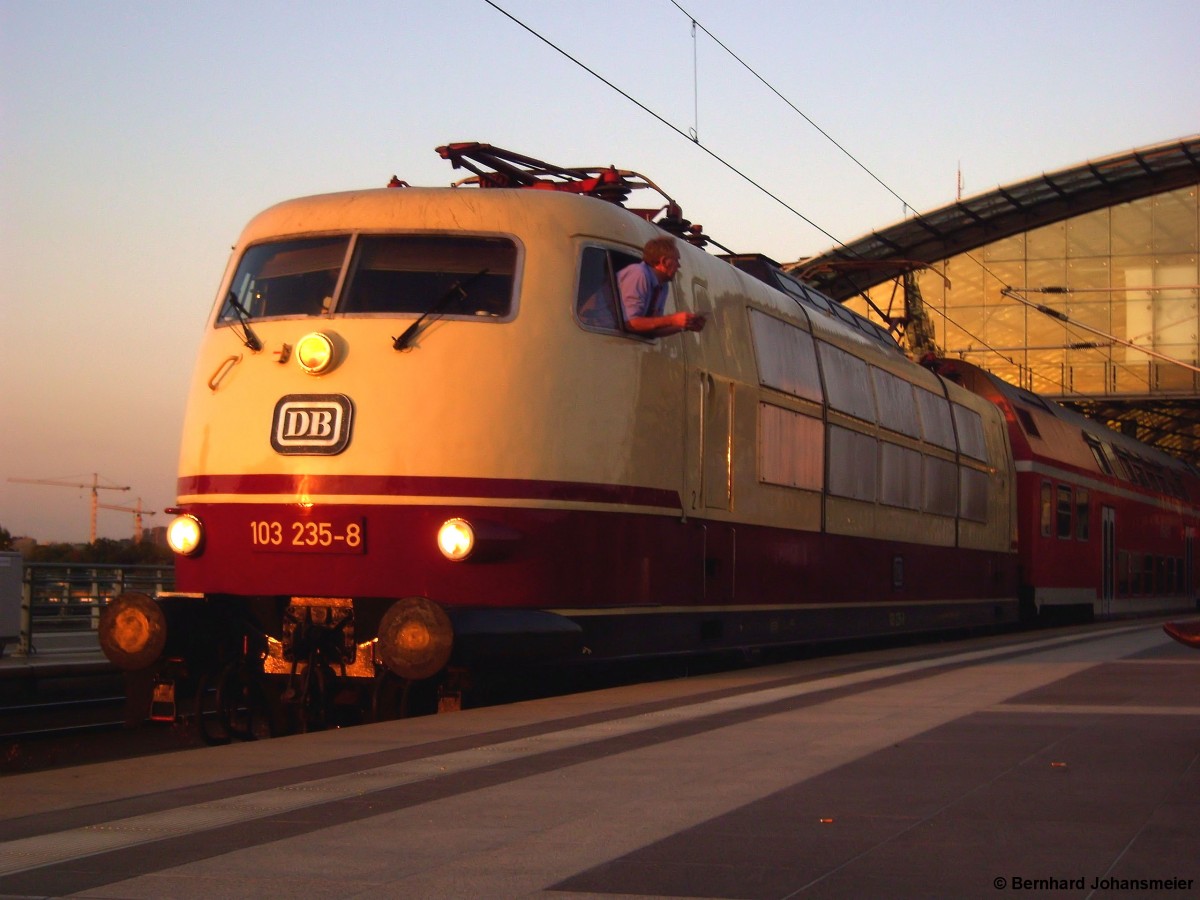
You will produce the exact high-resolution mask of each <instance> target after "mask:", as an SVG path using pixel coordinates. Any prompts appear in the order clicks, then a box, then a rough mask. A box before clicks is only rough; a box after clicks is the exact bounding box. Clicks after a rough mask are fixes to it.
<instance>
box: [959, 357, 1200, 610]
mask: <svg viewBox="0 0 1200 900" xmlns="http://www.w3.org/2000/svg"><path fill="white" fill-rule="evenodd" d="M937 368H938V371H940V372H941V373H942V374H943V375H945V376H946V377H948V378H951V379H953V380H955V381H958V382H959V383H961V384H963V385H964V386H966V387H967V388H969V389H970V390H972V391H974V392H976V393H978V394H980V395H981V396H983V397H985V398H987V399H988V400H990V401H991V402H992V403H994V404H995V405H996V406H997V408H999V409H1000V410H1001V411H1002V412H1003V413H1004V415H1005V420H1006V422H1007V425H1008V430H1009V435H1010V439H1011V442H1012V446H1013V455H1014V458H1015V463H1016V470H1017V497H1018V506H1019V517H1020V520H1019V532H1020V535H1021V540H1020V547H1019V555H1020V563H1021V588H1020V590H1021V596H1022V601H1023V603H1024V604H1025V605H1026V607H1027V608H1028V610H1029V612H1030V613H1033V612H1038V613H1045V612H1046V611H1047V610H1054V611H1070V610H1077V611H1083V612H1085V613H1086V614H1088V615H1096V616H1105V617H1107V616H1118V615H1139V614H1149V613H1156V612H1166V611H1172V610H1194V609H1196V584H1195V536H1196V533H1197V525H1198V524H1200V523H1198V510H1197V503H1198V501H1200V474H1198V473H1197V472H1196V471H1195V470H1194V469H1193V468H1192V467H1190V466H1188V465H1187V464H1186V463H1184V462H1182V461H1181V460H1178V459H1175V458H1174V457H1171V456H1169V455H1167V454H1165V453H1163V452H1161V451H1159V450H1156V449H1154V448H1152V447H1148V446H1146V445H1144V444H1141V443H1140V442H1138V441H1136V440H1134V439H1133V438H1131V437H1129V436H1127V435H1124V434H1121V433H1119V432H1115V431H1113V430H1111V429H1109V428H1106V427H1105V426H1104V425H1102V424H1100V423H1098V422H1095V421H1093V420H1091V419H1088V418H1085V417H1084V416H1081V415H1079V414H1077V413H1075V412H1072V411H1071V410H1068V409H1066V408H1065V407H1062V406H1060V405H1059V404H1056V403H1053V402H1050V401H1047V400H1045V399H1044V398H1042V397H1040V396H1038V395H1036V394H1033V393H1031V392H1029V391H1026V390H1022V389H1021V388H1018V387H1016V386H1014V385H1011V384H1008V383H1007V382H1005V381H1002V380H1001V379H999V378H996V377H995V376H994V375H991V374H990V373H988V372H985V371H984V370H982V369H979V368H977V367H975V366H972V365H970V364H969V363H965V362H962V361H958V360H954V361H942V362H941V363H939V364H938V366H937Z"/></svg>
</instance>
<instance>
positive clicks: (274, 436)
mask: <svg viewBox="0 0 1200 900" xmlns="http://www.w3.org/2000/svg"><path fill="white" fill-rule="evenodd" d="M353 419H354V404H352V403H351V402H350V398H349V397H346V396H344V395H342V394H289V395H288V396H286V397H281V398H280V400H279V402H278V403H276V404H275V415H274V416H273V417H272V419H271V446H272V447H274V448H275V452H276V453H284V454H288V455H291V456H333V455H334V454H336V453H341V452H342V451H343V450H345V449H346V447H347V445H348V444H349V443H350V428H351V425H352V423H353Z"/></svg>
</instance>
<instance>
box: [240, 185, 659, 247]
mask: <svg viewBox="0 0 1200 900" xmlns="http://www.w3.org/2000/svg"><path fill="white" fill-rule="evenodd" d="M414 209H419V210H420V211H421V213H422V215H423V217H424V222H423V223H422V224H423V227H427V228H430V227H432V228H437V227H446V228H463V227H471V228H480V229H481V228H484V227H485V225H484V224H483V223H484V221H485V218H484V217H485V216H486V221H487V222H489V223H491V228H490V229H489V230H495V231H505V230H510V229H511V230H518V229H516V228H513V226H514V225H516V224H517V223H520V222H522V221H524V222H525V223H527V224H529V225H531V226H533V225H535V224H536V225H537V227H541V228H545V227H546V225H547V222H548V221H550V222H553V221H554V220H558V225H559V226H560V227H562V228H564V229H565V230H566V231H567V233H572V234H573V233H579V232H580V229H581V228H584V227H585V226H586V227H587V228H589V229H590V228H595V227H598V226H603V227H604V229H605V234H609V235H611V236H613V237H615V238H621V239H627V240H628V241H629V243H630V244H639V243H642V242H644V241H645V234H646V227H645V226H646V223H645V220H643V219H641V218H640V217H638V216H637V215H635V214H634V213H631V212H629V211H628V210H625V209H623V208H621V207H619V206H616V205H615V204H612V203H608V202H606V201H604V200H598V199H595V198H592V197H582V196H577V195H571V194H562V193H555V192H552V191H530V190H487V191H481V190H476V189H471V188H453V187H419V188H418V187H397V188H369V189H364V190H355V191H342V192H338V193H330V194H315V195H312V196H307V197H297V198H294V199H291V200H284V201H283V202H281V203H277V204H275V205H274V206H271V207H269V208H267V209H265V210H263V211H262V212H261V213H259V214H258V215H257V216H255V217H254V218H253V219H251V220H250V222H249V223H248V224H247V225H246V227H245V229H244V230H243V232H242V237H241V239H242V241H243V242H249V241H254V240H258V239H260V238H264V237H279V236H281V235H288V234H311V233H314V232H322V231H330V232H332V231H347V230H357V229H373V228H402V227H406V226H407V227H411V216H412V214H413V211H414ZM464 216H466V217H468V218H467V219H465V220H464ZM498 216H499V217H500V218H497V217H498ZM464 221H466V222H468V223H469V224H468V225H466V226H464Z"/></svg>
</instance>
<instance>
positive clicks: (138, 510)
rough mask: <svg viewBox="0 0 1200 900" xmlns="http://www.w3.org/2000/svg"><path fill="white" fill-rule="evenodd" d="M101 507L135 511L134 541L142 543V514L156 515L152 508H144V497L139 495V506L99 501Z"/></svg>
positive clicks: (98, 504)
mask: <svg viewBox="0 0 1200 900" xmlns="http://www.w3.org/2000/svg"><path fill="white" fill-rule="evenodd" d="M96 505H97V506H98V507H99V508H100V509H115V510H117V511H119V512H131V513H133V542H134V543H135V544H140V543H141V542H142V516H156V515H158V513H156V512H155V511H154V510H152V509H142V498H141V497H138V501H137V506H113V505H112V504H111V503H97V504H96Z"/></svg>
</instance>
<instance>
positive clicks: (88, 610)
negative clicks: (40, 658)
mask: <svg viewBox="0 0 1200 900" xmlns="http://www.w3.org/2000/svg"><path fill="white" fill-rule="evenodd" d="M174 585H175V569H174V567H173V566H170V565H165V566H146V565H136V566H135V565H128V566H126V565H100V564H81V563H30V562H27V563H25V564H24V575H23V579H22V587H21V620H20V632H21V633H20V636H19V639H18V642H17V645H16V646H15V647H14V648H13V655H14V656H27V655H29V654H30V653H31V652H34V651H35V647H36V644H35V638H36V637H41V636H45V635H47V634H63V633H71V632H88V631H94V630H95V629H96V628H97V626H98V625H99V622H100V611H101V610H102V609H103V608H104V605H105V604H106V603H108V601H109V600H111V599H113V598H114V597H117V596H120V595H121V594H123V593H125V592H126V591H140V592H142V593H144V594H149V595H150V596H151V597H153V596H156V595H157V594H161V593H162V592H163V591H169V590H171V589H172V588H173V587H174Z"/></svg>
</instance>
